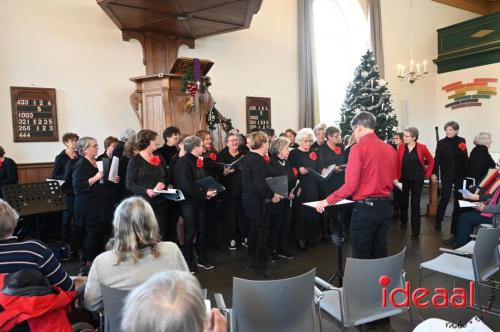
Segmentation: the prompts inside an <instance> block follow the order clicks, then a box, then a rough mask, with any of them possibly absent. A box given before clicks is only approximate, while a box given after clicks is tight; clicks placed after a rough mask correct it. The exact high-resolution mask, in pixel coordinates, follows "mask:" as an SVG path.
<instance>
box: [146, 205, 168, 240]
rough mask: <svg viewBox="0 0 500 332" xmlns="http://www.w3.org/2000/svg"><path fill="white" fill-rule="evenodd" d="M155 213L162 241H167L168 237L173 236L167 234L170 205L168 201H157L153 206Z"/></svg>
mask: <svg viewBox="0 0 500 332" xmlns="http://www.w3.org/2000/svg"><path fill="white" fill-rule="evenodd" d="M151 207H152V208H153V212H154V213H155V217H156V221H157V222H158V227H159V228H160V235H161V240H162V241H166V240H167V238H168V236H169V235H170V236H171V235H172V234H167V232H168V230H167V229H168V221H167V218H168V204H167V201H166V200H161V201H155V202H154V203H152V204H151Z"/></svg>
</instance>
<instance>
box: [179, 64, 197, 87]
mask: <svg viewBox="0 0 500 332" xmlns="http://www.w3.org/2000/svg"><path fill="white" fill-rule="evenodd" d="M192 82H194V70H193V66H189V68H188V70H186V72H185V73H184V76H182V79H181V91H182V92H184V93H187V85H188V83H192Z"/></svg>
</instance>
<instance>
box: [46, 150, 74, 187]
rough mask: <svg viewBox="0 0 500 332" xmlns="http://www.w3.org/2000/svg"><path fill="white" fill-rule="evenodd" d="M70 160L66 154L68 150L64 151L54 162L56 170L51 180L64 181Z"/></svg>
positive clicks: (54, 169)
mask: <svg viewBox="0 0 500 332" xmlns="http://www.w3.org/2000/svg"><path fill="white" fill-rule="evenodd" d="M70 160H71V158H70V157H69V156H68V155H67V154H66V150H62V151H61V153H59V154H58V155H57V156H56V159H55V160H54V168H53V169H52V176H51V178H52V179H58V180H63V179H64V174H65V173H66V166H67V165H68V162H69V161H70Z"/></svg>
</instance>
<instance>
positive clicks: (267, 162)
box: [262, 154, 271, 165]
mask: <svg viewBox="0 0 500 332" xmlns="http://www.w3.org/2000/svg"><path fill="white" fill-rule="evenodd" d="M262 158H263V159H264V161H265V162H266V164H268V165H269V164H270V163H271V158H269V156H268V155H267V154H266V155H265V156H264V157H262Z"/></svg>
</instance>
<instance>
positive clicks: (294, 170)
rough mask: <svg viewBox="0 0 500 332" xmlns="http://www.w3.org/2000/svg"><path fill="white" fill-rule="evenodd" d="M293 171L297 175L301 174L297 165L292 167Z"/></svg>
mask: <svg viewBox="0 0 500 332" xmlns="http://www.w3.org/2000/svg"><path fill="white" fill-rule="evenodd" d="M292 171H293V175H295V177H298V176H299V171H298V170H297V167H292Z"/></svg>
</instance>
